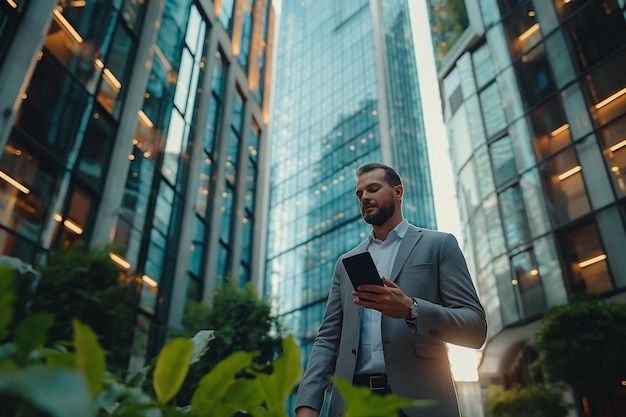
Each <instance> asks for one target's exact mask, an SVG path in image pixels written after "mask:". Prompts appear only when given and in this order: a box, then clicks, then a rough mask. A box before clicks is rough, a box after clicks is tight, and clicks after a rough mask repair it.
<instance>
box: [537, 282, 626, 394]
mask: <svg viewBox="0 0 626 417" xmlns="http://www.w3.org/2000/svg"><path fill="white" fill-rule="evenodd" d="M625 323H626V304H623V303H610V302H606V301H604V299H602V298H600V296H598V295H595V294H590V293H581V294H578V295H576V296H574V297H573V298H572V299H571V301H570V303H569V304H566V305H562V306H557V307H552V308H550V309H548V311H547V312H546V314H545V315H544V316H543V319H542V326H541V328H540V329H539V331H538V332H537V334H536V335H535V343H534V344H535V347H536V348H537V350H539V351H540V352H541V357H540V358H539V360H538V365H539V366H541V367H542V369H543V370H544V371H545V372H546V373H547V374H548V376H549V377H550V378H552V379H554V380H557V381H564V382H567V383H570V384H573V383H576V382H577V381H578V380H579V379H581V378H587V377H589V376H600V377H608V376H612V375H618V374H622V375H623V374H624V373H625V372H626V326H625V325H624V324H625Z"/></svg>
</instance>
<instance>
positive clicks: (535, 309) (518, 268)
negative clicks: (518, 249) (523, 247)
mask: <svg viewBox="0 0 626 417" xmlns="http://www.w3.org/2000/svg"><path fill="white" fill-rule="evenodd" d="M511 272H512V274H513V278H512V281H511V283H512V284H513V290H514V291H515V295H516V298H517V300H518V302H519V303H520V310H521V311H520V313H521V315H522V317H526V318H529V317H534V316H537V315H538V314H540V313H542V312H543V311H544V310H545V309H546V302H545V297H544V293H543V287H542V285H541V279H540V278H541V277H540V274H539V269H538V268H537V263H536V262H535V260H534V256H533V253H532V251H525V252H522V253H519V254H517V255H515V256H513V257H512V258H511Z"/></svg>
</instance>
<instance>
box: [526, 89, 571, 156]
mask: <svg viewBox="0 0 626 417" xmlns="http://www.w3.org/2000/svg"><path fill="white" fill-rule="evenodd" d="M529 117H530V125H531V127H532V129H533V133H534V142H533V143H534V148H535V155H536V157H537V160H538V161H542V160H544V159H545V158H547V157H548V156H550V155H552V154H554V153H555V152H558V151H560V150H561V149H563V148H565V147H566V146H568V145H569V144H571V143H572V139H571V137H570V129H569V124H568V123H567V118H566V117H565V113H564V112H563V108H562V107H561V101H560V100H559V97H554V98H552V99H550V100H548V101H547V102H546V103H545V104H543V105H542V106H540V107H538V108H537V109H536V110H535V111H533V112H532V113H531V114H530V116H529Z"/></svg>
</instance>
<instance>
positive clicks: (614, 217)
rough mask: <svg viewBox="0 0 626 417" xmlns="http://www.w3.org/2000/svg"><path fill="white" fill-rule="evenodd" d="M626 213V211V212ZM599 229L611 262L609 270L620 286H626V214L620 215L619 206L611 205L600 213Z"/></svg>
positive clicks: (598, 217) (617, 285) (598, 218)
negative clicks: (624, 253) (625, 253)
mask: <svg viewBox="0 0 626 417" xmlns="http://www.w3.org/2000/svg"><path fill="white" fill-rule="evenodd" d="M625 214H626V213H625ZM596 219H597V223H598V230H599V231H600V235H601V236H602V243H603V244H604V248H605V251H606V255H607V261H608V262H609V270H610V271H611V273H612V275H613V280H614V284H615V286H616V287H618V288H624V287H625V286H626V256H624V255H623V252H624V248H626V216H623V215H622V216H620V211H619V207H615V206H613V207H611V208H609V209H607V210H603V211H601V212H600V213H598V215H597V217H596Z"/></svg>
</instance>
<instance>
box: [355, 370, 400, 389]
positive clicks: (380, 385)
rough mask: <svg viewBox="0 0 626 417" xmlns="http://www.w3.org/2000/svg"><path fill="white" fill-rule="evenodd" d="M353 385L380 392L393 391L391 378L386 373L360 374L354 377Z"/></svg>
mask: <svg viewBox="0 0 626 417" xmlns="http://www.w3.org/2000/svg"><path fill="white" fill-rule="evenodd" d="M352 384H353V385H358V386H361V387H368V388H369V389H371V390H372V391H375V392H379V393H386V392H391V387H390V386H389V380H388V379H387V375H385V374H360V375H355V376H354V378H353V379H352Z"/></svg>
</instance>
